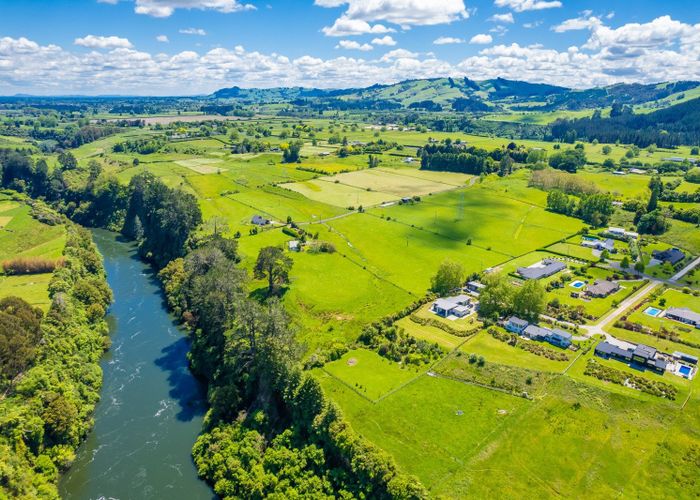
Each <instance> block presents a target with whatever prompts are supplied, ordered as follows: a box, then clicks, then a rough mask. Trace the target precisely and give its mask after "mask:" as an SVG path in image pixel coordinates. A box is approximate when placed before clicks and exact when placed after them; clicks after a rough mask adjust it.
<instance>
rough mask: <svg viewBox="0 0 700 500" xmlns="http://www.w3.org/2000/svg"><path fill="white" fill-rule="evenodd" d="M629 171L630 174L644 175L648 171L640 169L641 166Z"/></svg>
mask: <svg viewBox="0 0 700 500" xmlns="http://www.w3.org/2000/svg"><path fill="white" fill-rule="evenodd" d="M629 173H630V174H637V175H644V174H646V171H645V170H642V169H639V168H630V169H629Z"/></svg>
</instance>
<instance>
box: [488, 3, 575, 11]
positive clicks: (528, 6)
mask: <svg viewBox="0 0 700 500" xmlns="http://www.w3.org/2000/svg"><path fill="white" fill-rule="evenodd" d="M494 4H495V5H496V7H508V8H510V9H513V10H514V11H515V12H525V11H526V10H542V9H552V8H557V7H561V6H562V3H561V2H560V1H559V0H552V1H547V0H495V2H494Z"/></svg>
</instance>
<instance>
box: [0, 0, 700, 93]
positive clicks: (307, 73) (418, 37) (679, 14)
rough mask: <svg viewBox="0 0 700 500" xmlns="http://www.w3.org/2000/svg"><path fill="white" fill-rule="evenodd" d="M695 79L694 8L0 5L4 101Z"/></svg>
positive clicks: (159, 1)
mask: <svg viewBox="0 0 700 500" xmlns="http://www.w3.org/2000/svg"><path fill="white" fill-rule="evenodd" d="M445 76H452V77H462V76H468V77H469V78H471V79H473V80H482V79H488V78H495V77H503V78H509V79H518V80H526V81H530V82H542V83H550V84H555V85H563V86H567V87H572V88H589V87H594V86H602V85H609V84H613V83H618V82H626V83H635V82H636V83H653V82H661V81H671V80H700V8H698V5H697V0H666V1H659V0H605V1H600V0H586V1H583V0H286V1H285V0H260V1H259V0H21V1H19V0H0V95H14V94H34V95H72V94H84V95H106V94H109V95H114V94H118V95H201V94H209V93H211V92H213V91H215V90H217V89H219V88H223V87H231V86H239V87H278V86H304V87H317V88H348V87H363V86H369V85H372V84H375V83H394V82H397V81H402V80H407V79H416V78H434V77H445Z"/></svg>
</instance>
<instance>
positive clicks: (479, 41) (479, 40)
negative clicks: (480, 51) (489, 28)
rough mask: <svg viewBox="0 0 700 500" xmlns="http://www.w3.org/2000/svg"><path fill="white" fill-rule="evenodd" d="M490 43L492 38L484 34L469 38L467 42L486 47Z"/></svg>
mask: <svg viewBox="0 0 700 500" xmlns="http://www.w3.org/2000/svg"><path fill="white" fill-rule="evenodd" d="M491 42H493V37H492V36H491V35H486V34H484V33H479V34H478V35H474V36H473V37H472V38H471V40H469V43H472V44H475V45H488V44H489V43H491Z"/></svg>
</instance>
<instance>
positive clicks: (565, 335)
mask: <svg viewBox="0 0 700 500" xmlns="http://www.w3.org/2000/svg"><path fill="white" fill-rule="evenodd" d="M552 335H556V336H557V337H559V338H560V339H564V340H571V339H572V336H571V334H570V333H569V332H565V331H564V330H560V329H559V328H555V329H554V330H552Z"/></svg>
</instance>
